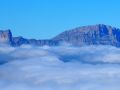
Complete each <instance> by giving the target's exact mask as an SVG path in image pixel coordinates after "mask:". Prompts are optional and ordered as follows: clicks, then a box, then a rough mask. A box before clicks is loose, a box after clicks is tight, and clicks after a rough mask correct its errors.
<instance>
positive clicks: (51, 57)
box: [0, 46, 120, 90]
mask: <svg viewBox="0 0 120 90" xmlns="http://www.w3.org/2000/svg"><path fill="white" fill-rule="evenodd" d="M0 57H1V58H0V62H1V63H2V64H1V65H0V89H1V90H119V89H120V86H119V83H120V66H119V63H120V59H119V58H120V49H118V48H115V47H111V46H86V47H72V46H60V47H48V46H45V47H33V46H21V47H19V48H12V47H8V46H6V47H3V46H1V47H0ZM3 62H4V63H3Z"/></svg>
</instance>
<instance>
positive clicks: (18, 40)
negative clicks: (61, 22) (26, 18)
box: [0, 24, 120, 47]
mask: <svg viewBox="0 0 120 90" xmlns="http://www.w3.org/2000/svg"><path fill="white" fill-rule="evenodd" d="M63 42H65V43H69V44H72V45H77V46H83V45H112V46H116V47H120V29H118V28H115V27H112V26H109V25H105V24H96V25H88V26H82V27H77V28H74V29H71V30H67V31H64V32H62V33H60V34H59V35H57V36H56V37H54V38H52V39H49V40H36V39H25V38H23V37H12V33H11V31H10V29H8V30H0V43H6V44H10V45H12V46H20V45H23V44H30V45H36V46H43V45H49V46H56V45H60V43H63Z"/></svg>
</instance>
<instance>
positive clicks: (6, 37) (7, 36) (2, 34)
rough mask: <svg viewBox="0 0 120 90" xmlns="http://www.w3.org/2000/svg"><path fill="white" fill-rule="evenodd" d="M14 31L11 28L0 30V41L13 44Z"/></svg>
mask: <svg viewBox="0 0 120 90" xmlns="http://www.w3.org/2000/svg"><path fill="white" fill-rule="evenodd" d="M11 42H12V33H11V30H10V29H8V30H0V43H1V44H11Z"/></svg>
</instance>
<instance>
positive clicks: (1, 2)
mask: <svg viewBox="0 0 120 90" xmlns="http://www.w3.org/2000/svg"><path fill="white" fill-rule="evenodd" d="M119 4H120V0H0V29H8V28H9V29H11V31H12V32H13V35H14V36H20V35H22V36H24V37H25V38H37V39H47V38H52V37H53V36H55V35H57V34H58V33H60V32H63V31H65V30H66V29H71V28H75V27H78V26H84V25H93V24H99V23H101V24H107V25H112V26H115V27H119V28H120V5H119Z"/></svg>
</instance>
